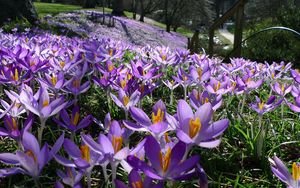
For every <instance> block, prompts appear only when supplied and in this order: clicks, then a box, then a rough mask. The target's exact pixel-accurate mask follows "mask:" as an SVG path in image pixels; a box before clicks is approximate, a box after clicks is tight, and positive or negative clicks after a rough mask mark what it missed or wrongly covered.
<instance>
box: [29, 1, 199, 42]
mask: <svg viewBox="0 0 300 188" xmlns="http://www.w3.org/2000/svg"><path fill="white" fill-rule="evenodd" d="M34 5H35V7H36V9H37V12H38V14H39V16H40V17H43V16H45V15H47V14H52V15H55V14H58V13H61V12H69V11H74V10H82V9H83V8H82V7H81V6H77V5H63V4H56V3H40V2H34ZM86 10H97V11H100V12H102V7H97V8H95V9H86ZM111 11H112V9H110V8H105V12H106V13H111ZM125 15H126V16H127V17H129V18H132V12H128V11H125ZM150 24H152V25H155V26H157V27H161V28H166V25H165V24H163V23H160V22H156V21H152V22H151V23H150ZM178 32H179V33H181V34H182V35H184V36H187V37H191V36H192V35H193V33H192V32H191V31H190V30H187V29H184V28H179V29H178Z"/></svg>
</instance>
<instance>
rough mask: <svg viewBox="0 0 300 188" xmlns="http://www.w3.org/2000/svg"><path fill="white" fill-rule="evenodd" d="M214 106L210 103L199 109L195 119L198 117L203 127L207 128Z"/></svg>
mask: <svg viewBox="0 0 300 188" xmlns="http://www.w3.org/2000/svg"><path fill="white" fill-rule="evenodd" d="M212 113H213V110H212V106H211V104H210V103H205V104H203V105H202V106H200V108H198V109H197V111H196V114H195V118H196V117H198V118H199V119H200V121H201V124H202V126H207V125H208V123H209V121H210V120H211V118H212Z"/></svg>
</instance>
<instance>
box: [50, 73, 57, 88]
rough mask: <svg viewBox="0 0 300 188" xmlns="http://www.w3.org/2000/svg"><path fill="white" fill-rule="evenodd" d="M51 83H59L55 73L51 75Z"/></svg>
mask: <svg viewBox="0 0 300 188" xmlns="http://www.w3.org/2000/svg"><path fill="white" fill-rule="evenodd" d="M51 83H52V85H53V86H55V85H56V83H57V77H56V76H55V74H52V76H51Z"/></svg>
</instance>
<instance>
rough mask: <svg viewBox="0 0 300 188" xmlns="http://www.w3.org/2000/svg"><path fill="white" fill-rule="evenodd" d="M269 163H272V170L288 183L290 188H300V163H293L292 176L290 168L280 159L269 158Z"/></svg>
mask: <svg viewBox="0 0 300 188" xmlns="http://www.w3.org/2000/svg"><path fill="white" fill-rule="evenodd" d="M269 161H270V162H271V170H272V172H273V174H274V175H275V176H276V177H277V178H279V179H280V180H281V181H282V182H284V183H286V184H287V186H288V187H289V188H299V187H300V163H295V162H294V163H293V166H292V174H290V172H289V170H288V168H287V167H286V166H285V165H284V164H283V162H282V161H281V160H280V159H279V158H278V157H276V156H274V158H273V159H271V158H269Z"/></svg>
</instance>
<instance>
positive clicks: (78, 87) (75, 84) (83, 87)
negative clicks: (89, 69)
mask: <svg viewBox="0 0 300 188" xmlns="http://www.w3.org/2000/svg"><path fill="white" fill-rule="evenodd" d="M81 80H82V79H81V77H80V76H74V77H73V78H72V79H70V80H69V81H67V82H66V84H65V86H66V89H67V91H68V92H70V93H72V94H73V95H74V96H75V98H76V97H77V96H78V95H79V94H81V93H84V92H86V91H87V90H88V89H89V88H90V82H89V81H86V82H84V83H83V84H81Z"/></svg>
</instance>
